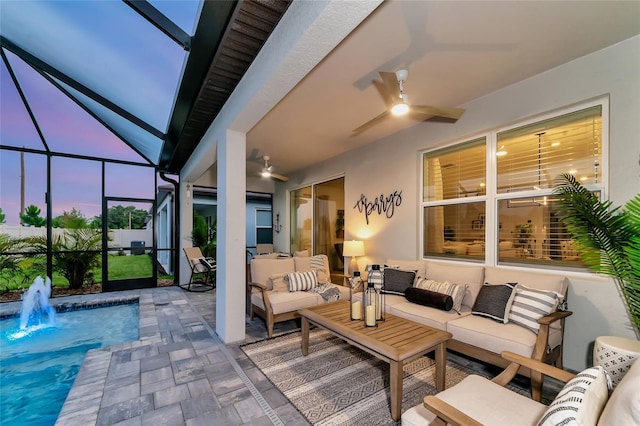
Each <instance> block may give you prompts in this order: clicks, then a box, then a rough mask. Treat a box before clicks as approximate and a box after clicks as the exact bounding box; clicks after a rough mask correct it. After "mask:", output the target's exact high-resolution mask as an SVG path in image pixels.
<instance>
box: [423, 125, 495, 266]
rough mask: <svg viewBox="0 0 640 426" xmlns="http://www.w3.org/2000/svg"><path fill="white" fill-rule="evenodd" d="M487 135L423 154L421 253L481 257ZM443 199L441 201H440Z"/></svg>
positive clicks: (454, 256)
mask: <svg viewBox="0 0 640 426" xmlns="http://www.w3.org/2000/svg"><path fill="white" fill-rule="evenodd" d="M486 146H487V144H486V138H485V137H482V138H477V139H474V140H472V141H469V142H466V143H463V144H459V145H456V146H454V147H450V148H445V149H440V150H437V151H432V152H428V153H425V154H424V156H423V164H424V166H423V178H424V194H423V200H424V201H425V203H426V205H425V206H424V208H423V221H424V223H423V226H424V238H423V241H424V250H423V254H424V256H430V257H447V258H461V259H475V260H484V249H485V245H484V238H485V237H484V229H485V202H484V200H480V201H474V202H470V201H471V200H469V198H470V197H484V196H485V195H486V175H487V173H486V162H487V161H486V151H487V150H486ZM443 202H444V203H443Z"/></svg>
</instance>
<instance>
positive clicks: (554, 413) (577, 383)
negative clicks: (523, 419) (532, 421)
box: [538, 366, 610, 426]
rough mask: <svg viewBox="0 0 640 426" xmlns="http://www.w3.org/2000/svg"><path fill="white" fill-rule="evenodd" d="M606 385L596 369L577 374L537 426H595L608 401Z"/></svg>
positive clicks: (604, 375)
mask: <svg viewBox="0 0 640 426" xmlns="http://www.w3.org/2000/svg"><path fill="white" fill-rule="evenodd" d="M609 382H610V380H609V378H608V374H607V372H606V371H605V369H604V368H602V367H599V366H598V367H591V368H587V369H586V370H584V371H582V372H580V373H578V374H577V375H576V376H575V377H574V378H573V379H571V380H569V381H568V382H567V384H566V385H564V387H563V388H562V390H561V391H560V393H558V396H556V398H555V399H554V400H553V401H552V402H551V404H549V408H548V409H547V411H546V412H545V413H544V415H543V416H542V418H541V419H540V422H539V423H538V426H556V425H572V426H574V425H575V426H578V425H595V424H596V422H597V421H598V418H599V417H600V413H602V409H603V408H604V406H605V404H606V403H607V399H608V398H609V384H608V383H609Z"/></svg>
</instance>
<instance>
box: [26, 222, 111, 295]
mask: <svg viewBox="0 0 640 426" xmlns="http://www.w3.org/2000/svg"><path fill="white" fill-rule="evenodd" d="M32 241H33V242H34V245H35V246H36V252H37V253H38V254H39V255H40V256H42V255H43V254H44V253H46V250H47V238H46V237H32ZM51 249H52V250H53V252H54V254H53V269H54V270H55V271H57V272H59V273H60V275H62V276H63V277H65V278H66V279H67V281H69V288H71V289H79V288H82V286H83V285H84V284H85V283H91V282H93V276H92V275H91V270H92V269H93V268H97V267H99V266H100V265H101V260H100V259H101V254H100V250H101V249H102V230H100V229H89V228H79V229H73V228H70V229H65V231H64V233H63V234H62V235H58V236H54V237H53V240H52V242H51Z"/></svg>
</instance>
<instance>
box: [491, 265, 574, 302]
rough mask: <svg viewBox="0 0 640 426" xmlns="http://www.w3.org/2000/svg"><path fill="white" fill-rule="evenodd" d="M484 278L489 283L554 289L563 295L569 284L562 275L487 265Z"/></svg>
mask: <svg viewBox="0 0 640 426" xmlns="http://www.w3.org/2000/svg"><path fill="white" fill-rule="evenodd" d="M484 280H485V282H488V283H490V284H504V283H518V284H520V285H524V286H526V287H529V288H535V289H538V290H547V291H555V292H556V293H559V294H560V295H562V296H563V297H564V295H565V294H566V293H567V286H568V285H569V283H568V281H567V279H566V277H564V276H563V275H554V274H541V273H536V272H526V271H522V270H518V271H513V270H509V269H501V268H494V267H487V268H486V269H485V272H484Z"/></svg>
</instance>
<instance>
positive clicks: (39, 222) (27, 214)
mask: <svg viewBox="0 0 640 426" xmlns="http://www.w3.org/2000/svg"><path fill="white" fill-rule="evenodd" d="M41 212H42V210H40V207H38V206H35V205H33V204H31V205H29V206H28V207H27V208H26V209H25V210H24V214H23V213H20V224H21V225H24V226H35V227H37V228H39V227H41V226H46V225H47V220H46V219H44V218H43V217H40V213H41Z"/></svg>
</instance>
